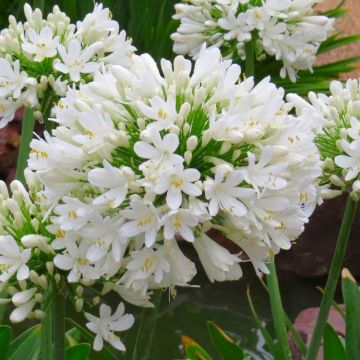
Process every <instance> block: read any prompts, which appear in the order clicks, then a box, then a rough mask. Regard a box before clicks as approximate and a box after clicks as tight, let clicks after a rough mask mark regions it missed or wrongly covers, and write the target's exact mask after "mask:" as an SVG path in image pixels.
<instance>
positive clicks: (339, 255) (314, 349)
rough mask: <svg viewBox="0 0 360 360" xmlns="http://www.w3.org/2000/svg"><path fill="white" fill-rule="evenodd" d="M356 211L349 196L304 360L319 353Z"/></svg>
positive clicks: (312, 359) (355, 203) (355, 205)
mask: <svg viewBox="0 0 360 360" xmlns="http://www.w3.org/2000/svg"><path fill="white" fill-rule="evenodd" d="M356 209H357V202H356V201H354V200H353V199H352V198H351V197H350V196H349V197H348V200H347V203H346V208H345V212H344V216H343V220H342V223H341V227H340V232H339V237H338V239H337V243H336V248H335V253H334V256H333V259H332V262H331V267H330V271H329V276H328V279H327V282H326V286H325V290H324V296H323V298H322V301H321V305H320V311H319V315H318V318H317V321H316V325H315V329H314V332H313V336H312V338H311V342H310V345H309V348H308V352H307V354H306V357H305V360H315V359H316V355H317V353H318V351H319V347H320V343H321V339H322V336H323V332H324V329H325V325H326V323H327V319H328V315H329V311H330V308H331V304H332V302H333V299H334V294H335V290H336V286H337V283H338V279H339V276H340V272H341V268H342V264H343V261H344V257H345V252H346V247H347V243H348V240H349V236H350V232H351V227H352V223H353V221H354V218H355V213H356Z"/></svg>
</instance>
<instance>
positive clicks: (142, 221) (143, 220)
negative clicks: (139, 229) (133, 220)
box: [137, 215, 153, 226]
mask: <svg viewBox="0 0 360 360" xmlns="http://www.w3.org/2000/svg"><path fill="white" fill-rule="evenodd" d="M152 219H153V217H152V216H151V215H149V216H145V217H143V218H140V219H139V220H138V221H137V224H138V226H145V225H149V224H151V222H152Z"/></svg>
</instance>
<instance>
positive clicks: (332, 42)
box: [318, 34, 360, 54]
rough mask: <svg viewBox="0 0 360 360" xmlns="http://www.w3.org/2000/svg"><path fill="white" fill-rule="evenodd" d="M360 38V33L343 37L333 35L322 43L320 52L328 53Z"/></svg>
mask: <svg viewBox="0 0 360 360" xmlns="http://www.w3.org/2000/svg"><path fill="white" fill-rule="evenodd" d="M359 40H360V35H358V34H356V35H349V36H343V37H335V38H333V37H331V38H330V39H328V40H327V41H324V42H323V43H322V44H321V45H320V47H319V50H318V54H323V53H326V52H328V51H330V50H333V49H336V48H339V47H341V46H344V45H348V44H351V43H353V42H356V41H359Z"/></svg>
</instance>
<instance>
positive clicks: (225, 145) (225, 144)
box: [219, 142, 231, 155]
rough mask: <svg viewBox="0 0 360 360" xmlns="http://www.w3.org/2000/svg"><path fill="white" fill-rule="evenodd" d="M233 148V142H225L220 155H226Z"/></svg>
mask: <svg viewBox="0 0 360 360" xmlns="http://www.w3.org/2000/svg"><path fill="white" fill-rule="evenodd" d="M230 149H231V143H229V142H223V143H222V145H221V148H220V151H219V154H220V155H224V154H225V153H227V152H228V151H229V150H230Z"/></svg>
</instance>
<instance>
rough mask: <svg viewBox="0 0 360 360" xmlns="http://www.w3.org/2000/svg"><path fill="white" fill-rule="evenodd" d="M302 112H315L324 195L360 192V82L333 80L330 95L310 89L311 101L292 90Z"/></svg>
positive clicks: (300, 112)
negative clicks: (321, 161) (311, 91)
mask: <svg viewBox="0 0 360 360" xmlns="http://www.w3.org/2000/svg"><path fill="white" fill-rule="evenodd" d="M288 100H289V101H290V102H292V103H293V104H294V105H295V107H296V110H297V113H298V114H302V115H304V116H312V117H313V119H314V124H316V123H317V124H318V126H317V134H318V135H317V137H316V144H317V146H318V148H319V151H320V154H321V158H322V160H323V167H324V170H323V174H322V177H321V181H320V185H322V186H323V190H322V194H323V196H324V197H334V196H337V195H340V194H342V193H343V192H345V191H348V192H350V195H351V196H352V198H353V199H355V200H359V194H360V83H359V81H358V80H354V79H350V80H348V81H347V82H346V84H342V83H341V82H340V81H333V82H331V84H330V95H329V96H327V95H324V94H315V93H309V102H307V101H305V100H303V99H302V98H300V97H299V96H298V95H295V94H289V95H288Z"/></svg>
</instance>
